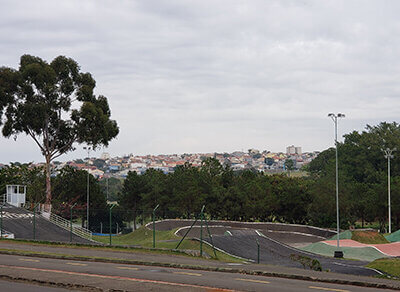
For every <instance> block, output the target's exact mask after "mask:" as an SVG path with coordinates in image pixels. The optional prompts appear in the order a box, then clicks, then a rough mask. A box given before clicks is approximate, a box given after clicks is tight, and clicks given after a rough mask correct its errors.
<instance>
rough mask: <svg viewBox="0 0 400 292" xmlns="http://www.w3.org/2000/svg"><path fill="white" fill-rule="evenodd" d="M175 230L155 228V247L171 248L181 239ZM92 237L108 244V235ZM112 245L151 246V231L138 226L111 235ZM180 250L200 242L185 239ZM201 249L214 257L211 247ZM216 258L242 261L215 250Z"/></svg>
mask: <svg viewBox="0 0 400 292" xmlns="http://www.w3.org/2000/svg"><path fill="white" fill-rule="evenodd" d="M175 231H176V229H175V230H168V231H158V230H156V248H161V249H167V250H173V249H175V248H176V246H177V244H178V243H179V241H180V240H181V237H178V236H176V235H175ZM93 239H94V240H96V241H99V242H102V243H105V244H109V242H110V238H109V237H108V236H93ZM111 240H112V244H113V245H136V246H141V247H147V248H152V247H153V231H152V230H149V229H148V228H146V227H140V228H139V229H137V230H136V231H134V232H131V233H128V234H124V235H117V236H112V239H111ZM179 249H180V250H197V251H199V250H200V242H199V241H196V240H191V239H185V240H184V241H183V242H182V243H181V245H180V246H179ZM203 251H204V252H205V253H207V254H208V255H209V256H210V257H211V258H214V251H213V249H212V247H210V246H208V245H207V244H203ZM216 253H217V257H218V260H222V261H227V262H243V261H242V260H240V259H237V258H235V257H232V256H229V255H227V254H225V253H222V252H219V251H216Z"/></svg>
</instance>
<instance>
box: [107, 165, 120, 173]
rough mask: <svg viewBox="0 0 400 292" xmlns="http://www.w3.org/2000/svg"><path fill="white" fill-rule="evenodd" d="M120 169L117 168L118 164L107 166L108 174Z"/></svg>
mask: <svg viewBox="0 0 400 292" xmlns="http://www.w3.org/2000/svg"><path fill="white" fill-rule="evenodd" d="M120 168H121V167H120V166H119V164H111V165H109V166H108V170H109V171H110V172H117V171H119V170H120Z"/></svg>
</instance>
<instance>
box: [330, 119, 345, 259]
mask: <svg viewBox="0 0 400 292" xmlns="http://www.w3.org/2000/svg"><path fill="white" fill-rule="evenodd" d="M328 117H330V118H331V119H332V121H333V122H334V123H335V148H336V229H337V235H336V236H337V248H338V249H339V247H340V243H339V232H340V231H339V229H340V228H339V172H338V141H337V125H338V118H344V117H345V115H344V114H342V113H338V114H334V113H329V114H328ZM334 255H335V257H340V258H341V257H343V252H342V251H340V250H337V251H335V254H334Z"/></svg>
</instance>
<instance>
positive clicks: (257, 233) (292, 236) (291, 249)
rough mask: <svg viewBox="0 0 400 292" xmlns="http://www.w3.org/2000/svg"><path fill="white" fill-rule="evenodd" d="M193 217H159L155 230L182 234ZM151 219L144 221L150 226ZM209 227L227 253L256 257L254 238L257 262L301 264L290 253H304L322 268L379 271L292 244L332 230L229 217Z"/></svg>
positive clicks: (322, 237)
mask: <svg viewBox="0 0 400 292" xmlns="http://www.w3.org/2000/svg"><path fill="white" fill-rule="evenodd" d="M192 223H193V220H163V221H158V222H156V224H155V225H156V226H155V227H156V229H157V230H173V229H176V228H178V230H177V231H176V234H177V235H179V236H183V235H184V234H185V233H186V232H187V231H188V228H189V227H190V226H191V225H192ZM200 224H201V223H200V222H196V224H195V225H194V227H193V228H192V229H191V230H190V232H189V233H188V235H187V236H188V237H190V238H195V239H199V237H200V228H199V227H200ZM152 225H153V224H152V223H149V224H147V225H146V226H147V227H148V228H152ZM208 225H209V230H210V233H211V234H212V242H213V244H214V245H215V247H216V248H218V249H221V250H223V251H226V252H227V253H229V254H232V255H235V256H238V257H241V258H245V259H249V260H252V261H256V260H257V240H258V242H259V244H260V263H262V264H271V265H280V266H287V267H297V268H303V265H302V264H301V263H300V262H299V261H295V260H292V258H293V256H304V257H308V258H312V259H317V260H318V261H319V262H320V263H321V266H322V269H323V270H329V271H331V272H337V273H344V274H354V275H364V276H373V275H378V274H380V273H379V272H378V271H376V270H373V269H369V268H365V267H364V265H366V264H367V263H368V262H366V261H355V260H346V259H335V258H333V257H325V256H321V255H316V254H313V253H309V252H305V251H302V250H299V249H297V248H296V246H301V245H305V244H309V243H313V242H318V241H323V240H326V238H329V237H331V236H332V235H334V234H335V232H333V231H330V230H326V229H322V228H317V227H312V226H304V225H292V224H275V223H247V222H233V221H210V222H209V224H208ZM203 236H204V238H203V240H204V241H205V242H206V243H208V244H211V239H210V238H209V237H208V231H207V227H206V225H204V223H203Z"/></svg>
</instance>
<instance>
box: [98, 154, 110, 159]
mask: <svg viewBox="0 0 400 292" xmlns="http://www.w3.org/2000/svg"><path fill="white" fill-rule="evenodd" d="M100 158H101V159H103V160H108V159H110V158H111V157H110V153H107V152H103V154H101V157H100Z"/></svg>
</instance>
